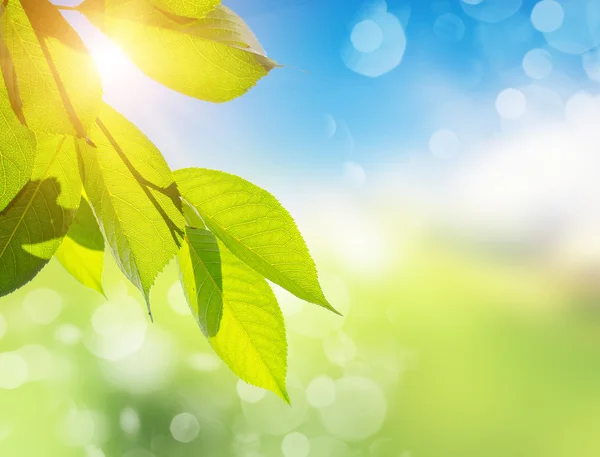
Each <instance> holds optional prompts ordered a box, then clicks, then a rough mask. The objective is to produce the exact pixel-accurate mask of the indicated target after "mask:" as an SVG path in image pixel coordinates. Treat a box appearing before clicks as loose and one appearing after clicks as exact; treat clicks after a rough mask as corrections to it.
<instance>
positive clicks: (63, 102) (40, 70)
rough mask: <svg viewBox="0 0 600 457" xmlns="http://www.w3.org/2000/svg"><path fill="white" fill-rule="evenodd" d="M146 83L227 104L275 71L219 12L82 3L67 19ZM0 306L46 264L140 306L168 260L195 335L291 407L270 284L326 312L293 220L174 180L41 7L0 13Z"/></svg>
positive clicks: (253, 193)
mask: <svg viewBox="0 0 600 457" xmlns="http://www.w3.org/2000/svg"><path fill="white" fill-rule="evenodd" d="M75 9H77V10H78V11H80V12H81V13H83V15H85V16H86V17H87V18H88V19H89V21H90V22H92V23H93V24H94V25H96V26H97V27H98V28H100V30H101V31H102V32H103V33H104V34H106V36H107V37H109V38H110V39H112V40H113V41H114V42H116V43H117V44H118V45H119V46H120V47H121V48H122V49H123V50H124V51H125V52H126V53H127V54H128V56H129V57H130V59H131V60H132V61H133V62H134V63H135V64H136V65H137V66H138V67H139V68H140V69H141V70H142V71H144V72H145V73H146V74H147V75H148V76H149V77H151V78H153V79H155V80H156V81H158V82H160V83H162V84H164V85H165V86H167V87H170V88H171V89H173V90H176V91H178V92H181V93H183V94H185V95H188V96H191V97H195V98H198V99H202V100H206V101H211V102H226V101H229V100H231V99H233V98H235V97H238V96H240V95H242V94H244V93H245V92H246V91H248V90H249V89H250V88H251V87H252V86H254V85H255V84H256V82H257V81H258V80H259V79H261V78H262V77H264V76H265V75H267V74H268V73H269V72H270V71H271V70H272V69H273V68H275V67H276V64H275V62H273V61H272V60H270V59H269V58H268V57H266V55H265V52H264V50H263V49H262V47H261V46H260V44H259V43H258V40H257V39H256V37H255V36H254V35H253V33H252V32H251V30H250V29H249V27H248V26H247V25H246V24H245V23H244V21H243V20H242V19H241V18H240V17H239V16H237V15H236V14H235V13H234V12H232V11H231V10H229V9H228V8H226V7H224V6H222V5H221V4H220V2H219V0H195V1H189V0H85V1H84V2H83V3H82V4H81V5H80V6H78V7H76V8H75ZM0 70H1V73H2V78H3V81H4V84H0V296H3V295H6V294H9V293H11V292H13V291H15V290H17V289H19V288H20V287H22V286H23V285H24V284H26V283H27V282H28V281H30V280H32V279H33V278H34V277H35V276H36V275H37V274H38V273H39V272H40V270H41V269H42V268H43V267H44V266H45V265H46V264H47V263H48V262H49V261H50V259H51V258H52V257H56V258H57V259H58V261H59V262H60V263H61V264H62V265H63V266H64V268H65V269H66V270H67V271H68V272H69V273H70V274H71V275H72V276H74V277H75V278H76V279H77V280H79V281H80V282H81V283H82V284H84V285H86V286H88V287H91V288H93V289H96V290H97V291H99V292H100V293H103V289H102V281H101V276H102V269H103V260H104V252H105V251H110V253H111V254H112V256H113V257H114V259H115V260H116V263H117V264H118V266H119V268H120V269H121V271H122V272H123V274H124V275H125V276H126V277H127V278H128V280H129V281H131V283H132V284H134V285H135V286H136V287H137V288H138V289H139V290H140V292H141V293H142V294H143V296H144V298H145V300H146V303H147V305H148V310H149V312H150V291H151V289H152V286H153V284H154V282H155V279H156V277H157V275H158V274H159V273H160V272H161V271H162V270H163V268H164V267H165V265H166V264H167V263H168V262H170V261H171V260H172V259H173V258H175V257H176V258H177V265H178V267H179V272H180V278H181V282H182V285H183V288H184V291H185V295H186V298H187V301H188V303H189V305H190V309H191V311H192V314H193V316H194V317H195V318H196V320H197V322H198V325H199V327H200V329H201V331H202V333H203V334H204V335H205V337H206V338H207V339H208V340H209V341H210V343H211V345H212V347H213V348H214V350H215V351H216V352H217V354H218V355H219V356H220V357H221V358H222V359H223V360H224V361H225V362H226V363H227V364H228V365H229V367H230V368H231V369H232V370H233V371H234V372H235V373H236V374H237V375H238V376H239V377H240V378H242V379H244V380H245V381H247V382H248V383H251V384H254V385H257V386H260V387H263V388H266V389H270V390H272V391H273V392H275V393H277V394H278V395H280V396H281V397H282V398H284V399H285V400H286V401H289V398H288V396H287V392H286V387H285V377H286V369H287V343H286V334H285V327H284V322H283V317H282V314H281V311H280V309H279V306H278V304H277V300H276V298H275V296H274V294H273V292H272V290H271V287H270V286H269V284H268V282H267V280H269V281H271V282H273V283H275V284H278V285H279V286H281V287H283V288H285V289H287V290H288V291H289V292H291V293H292V294H294V295H296V296H297V297H299V298H301V299H303V300H306V301H308V302H312V303H315V304H317V305H320V306H323V307H325V308H328V309H330V310H332V311H335V310H334V309H333V308H332V307H331V305H330V304H329V303H328V302H327V300H326V298H325V296H324V295H323V292H322V290H321V287H320V285H319V281H318V278H317V270H316V268H315V265H314V262H313V261H312V259H311V256H310V254H309V251H308V248H307V246H306V244H305V242H304V240H303V238H302V236H301V234H300V232H299V230H298V228H297V227H296V224H295V223H294V221H293V219H292V217H291V216H290V215H289V213H288V212H287V211H286V210H285V209H284V208H283V207H282V206H281V205H280V204H279V202H278V201H277V200H276V198H275V197H273V196H272V195H271V194H270V193H268V192H267V191H265V190H263V189H261V188H259V187H257V186H255V185H253V184H251V183H250V182H248V181H246V180H244V179H242V178H239V177H237V176H234V175H230V174H227V173H223V172H220V171H214V170H207V169H200V168H189V169H184V170H178V171H175V172H172V171H171V170H170V169H169V166H168V165H167V162H166V161H165V159H164V158H163V156H162V154H161V153H160V151H159V150H158V149H157V148H156V147H155V146H154V145H153V144H152V142H151V141H150V140H149V139H148V138H147V137H146V136H145V135H144V134H143V133H142V132H141V131H140V130H139V129H138V128H137V127H136V126H135V125H133V124H132V123H131V122H129V121H128V120H127V119H126V118H125V117H123V116H122V115H121V114H119V113H118V112H117V111H115V110H114V109H113V108H111V107H110V106H108V105H106V104H105V103H103V101H102V86H101V82H100V79H99V77H98V74H97V70H96V68H95V66H94V63H93V61H92V58H91V56H90V54H89V52H88V50H87V49H86V47H85V46H84V44H83V42H82V41H81V39H80V37H79V36H78V34H77V33H76V32H75V30H74V29H73V28H72V27H71V26H70V24H69V23H68V22H67V21H66V20H65V19H64V18H63V16H62V14H61V12H60V9H59V7H57V6H56V5H54V4H53V3H51V2H50V1H49V0H4V1H3V2H1V3H0Z"/></svg>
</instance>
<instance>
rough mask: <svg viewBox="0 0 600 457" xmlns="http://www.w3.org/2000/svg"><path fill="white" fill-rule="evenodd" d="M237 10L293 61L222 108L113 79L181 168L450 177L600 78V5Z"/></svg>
mask: <svg viewBox="0 0 600 457" xmlns="http://www.w3.org/2000/svg"><path fill="white" fill-rule="evenodd" d="M225 4H227V5H228V6H230V7H232V8H233V9H234V10H235V11H237V12H238V13H239V14H240V15H241V16H242V17H244V19H246V20H247V22H248V23H249V24H250V25H251V26H252V28H253V30H254V31H255V32H256V34H257V36H258V37H259V39H260V41H261V42H262V44H263V45H264V47H265V49H266V50H267V52H268V54H269V55H270V56H271V57H272V58H274V59H275V60H277V61H278V62H279V63H281V64H282V65H283V68H281V69H277V70H275V71H273V72H272V73H271V74H270V75H269V76H268V77H267V78H265V79H264V80H262V81H260V82H259V84H258V85H257V87H256V88H255V89H253V90H252V91H250V92H249V93H248V94H247V95H246V96H244V97H242V98H240V99H237V100H235V101H233V102H231V103H228V104H225V105H213V104H209V103H205V102H201V101H197V100H193V99H190V98H187V97H184V96H181V95H179V94H176V93H174V92H172V91H170V90H168V89H165V88H162V87H160V86H159V85H157V84H154V83H153V82H151V81H149V80H148V79H147V78H145V77H143V75H141V74H139V72H137V73H136V72H135V70H134V69H132V68H129V67H126V71H125V73H126V76H123V74H124V73H121V74H120V75H119V74H117V75H114V74H113V75H112V77H111V78H108V79H109V80H107V81H105V88H106V99H107V101H109V103H111V104H113V105H115V107H117V108H118V109H119V110H121V111H122V112H123V113H124V114H126V115H127V116H129V117H130V118H131V119H132V120H134V121H135V122H136V123H137V124H138V125H139V126H140V127H141V128H142V130H144V131H145V132H146V133H147V134H148V135H149V136H150V138H151V139H152V140H154V141H155V142H156V143H157V145H158V146H159V147H160V148H161V150H163V152H164V153H165V155H166V156H167V158H168V159H169V161H170V162H171V164H172V165H173V166H174V167H183V166H207V167H213V168H220V169H224V170H227V171H232V172H235V173H238V174H241V175H244V176H248V177H250V178H259V179H260V178H262V179H263V181H264V182H268V183H272V184H273V185H277V184H281V183H278V180H284V181H285V180H286V179H289V180H290V182H292V183H299V182H301V181H302V180H307V179H313V180H316V181H321V182H326V181H328V180H330V179H332V178H335V177H339V175H343V174H344V173H345V171H344V170H347V167H346V165H347V164H348V163H351V164H356V165H357V166H358V167H360V168H361V169H363V170H366V173H367V174H371V172H373V171H375V170H380V169H386V168H388V167H391V166H401V165H402V164H403V163H405V162H406V161H414V160H415V158H416V160H417V161H420V162H422V163H423V167H425V168H428V169H431V170H433V171H434V172H435V171H436V170H439V169H443V170H445V169H447V168H453V167H456V166H457V164H461V163H462V162H463V161H464V160H465V158H469V157H471V156H472V155H473V154H477V153H478V152H477V148H478V147H479V146H480V145H481V144H482V143H484V142H486V141H488V140H489V139H490V138H494V137H496V136H498V135H506V134H507V133H511V132H513V133H514V132H518V131H520V130H525V129H531V128H532V126H535V125H538V124H543V123H547V122H550V121H556V120H560V119H563V118H564V107H565V103H566V102H567V101H568V99H569V98H570V97H571V96H572V95H573V94H574V93H576V92H577V91H581V90H589V91H591V92H594V91H595V90H596V87H597V84H598V81H600V71H599V70H598V69H599V68H600V64H599V62H600V58H599V57H598V53H597V51H596V47H597V44H598V43H600V1H597V0H569V1H567V0H564V1H560V2H559V1H554V0H544V1H541V2H536V1H527V0H524V1H522V0H441V1H424V0H413V1H406V0H402V1H401V0H389V1H387V2H384V1H381V0H369V1H357V0H344V1H341V0H327V1H325V0H323V1H316V0H277V1H275V0H255V1H248V0H229V1H226V2H225ZM69 17H70V18H72V19H73V21H74V22H75V23H76V24H77V25H78V26H79V28H80V29H81V30H82V31H83V34H84V36H86V38H87V37H88V36H96V35H94V34H93V33H91V34H90V33H89V28H88V27H87V26H85V25H83V22H82V21H81V18H78V17H77V15H76V13H73V14H71V15H70V16H69ZM373 23H375V24H376V25H375V26H373ZM544 31H546V33H544ZM91 47H92V48H94V44H93V43H92V44H91ZM357 49H358V50H357ZM365 50H366V52H364V51H365ZM531 51H533V53H532V54H530V55H529V57H527V58H526V56H528V53H530V52H531ZM527 59H529V60H527ZM526 67H527V68H526ZM124 68H125V67H124ZM586 68H587V72H586V70H585V69H586ZM506 89H509V92H507V93H505V94H504V95H505V97H504V99H502V100H504V106H505V107H506V106H507V104H508V107H507V108H506V109H508V110H509V111H510V110H511V105H512V104H515V103H516V104H517V105H518V104H519V103H521V102H523V100H524V102H523V103H525V104H526V109H523V112H522V113H519V108H518V107H517V114H518V115H517V116H516V117H515V116H514V115H511V113H510V112H509V113H508V114H509V116H508V117H507V116H506V115H502V113H500V112H499V110H498V107H497V104H498V100H500V99H499V95H500V94H502V93H503V91H505V90H506ZM510 90H512V92H511V91H510ZM515 97H516V99H515ZM519 97H521V98H522V99H523V100H521V98H519ZM504 114H506V113H504ZM513 114H514V113H513ZM440 131H441V132H442V134H441V135H438V136H436V133H439V132H440ZM434 138H435V140H434ZM432 142H433V144H434V149H435V147H436V146H435V144H437V145H438V146H437V151H432V150H431V148H432ZM439 156H444V157H441V159H442V160H440V157H439ZM445 156H451V157H445ZM284 176H285V177H286V178H283V177H284Z"/></svg>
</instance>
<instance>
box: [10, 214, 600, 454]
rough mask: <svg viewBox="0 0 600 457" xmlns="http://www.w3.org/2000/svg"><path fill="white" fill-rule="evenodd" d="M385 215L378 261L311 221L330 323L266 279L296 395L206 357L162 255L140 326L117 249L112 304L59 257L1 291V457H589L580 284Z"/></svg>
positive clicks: (109, 283)
mask: <svg viewBox="0 0 600 457" xmlns="http://www.w3.org/2000/svg"><path fill="white" fill-rule="evenodd" d="M300 214H301V217H300V218H299V220H303V219H304V216H303V214H304V213H303V211H302V210H300ZM386 218H388V224H387V225H386V227H387V228H388V229H389V231H390V233H391V234H393V235H394V236H393V238H390V239H391V241H390V242H389V244H388V245H387V246H386V247H385V249H383V250H381V251H380V254H382V255H383V254H385V255H386V259H387V260H386V261H385V262H384V264H385V265H386V266H385V269H384V271H373V268H372V267H373V265H371V266H369V265H368V264H364V263H362V264H359V263H352V262H348V261H347V260H346V259H345V258H343V257H342V256H340V255H339V251H335V249H334V248H333V247H332V246H331V243H328V242H327V240H326V239H325V237H320V236H318V232H319V231H320V228H319V226H318V224H313V226H311V227H310V228H307V229H305V232H306V233H307V237H308V239H309V244H310V245H313V246H314V247H315V249H314V254H315V257H316V258H317V264H318V265H320V267H321V277H322V280H323V284H324V288H325V291H326V293H327V294H328V296H329V298H330V300H331V301H332V303H335V305H336V306H337V307H338V308H339V309H341V310H342V311H343V312H344V317H343V318H340V317H337V316H334V315H333V314H330V313H327V312H325V311H323V310H321V309H320V308H318V307H316V306H313V305H307V304H306V305H304V304H302V303H300V302H299V301H297V300H296V299H295V298H293V297H292V296H290V295H287V294H286V293H285V292H280V291H278V296H279V298H280V300H281V303H282V307H283V309H284V311H285V315H286V322H287V327H288V332H289V340H290V356H289V366H290V370H289V371H290V373H289V381H288V382H289V386H290V392H291V398H292V407H289V406H287V405H286V404H284V403H283V402H282V401H281V400H280V399H278V398H277V397H275V395H273V394H271V393H266V392H263V391H261V390H259V389H256V388H253V387H251V386H248V385H245V384H244V383H242V382H238V381H237V380H236V378H235V376H234V375H233V374H232V373H231V372H230V371H229V370H228V368H227V367H226V366H224V364H223V363H221V362H220V361H219V360H218V359H217V358H216V356H215V355H213V353H212V352H211V349H210V348H209V346H208V345H207V343H206V342H205V341H204V339H203V337H202V335H201V333H200V331H199V329H198V328H197V327H196V324H195V322H194V319H193V318H192V317H191V315H190V314H189V311H188V310H187V306H186V303H185V300H184V297H183V294H182V291H181V288H180V286H179V284H178V281H177V275H176V272H175V268H174V265H170V266H169V267H168V268H167V270H166V272H165V273H164V274H162V275H161V276H160V278H159V281H158V283H157V286H156V288H155V289H154V291H153V295H152V300H153V303H154V307H153V310H154V316H155V321H156V323H155V324H151V323H150V322H149V320H148V318H147V315H146V313H145V305H144V303H143V301H142V300H141V297H140V296H139V294H138V293H137V292H136V291H135V290H134V289H133V288H132V287H130V286H127V285H126V284H125V282H124V281H123V279H122V278H121V277H120V275H119V274H118V271H117V269H116V266H115V265H114V264H112V263H111V261H109V262H108V265H107V267H106V271H105V278H104V283H105V287H106V290H107V296H108V300H106V299H104V298H103V297H102V296H100V295H98V294H97V293H96V292H93V291H90V290H87V289H85V288H83V287H82V286H80V285H79V284H78V283H76V282H75V281H74V280H73V279H71V278H70V277H69V276H68V275H67V273H66V272H64V271H63V270H62V267H61V266H60V265H59V264H58V263H57V262H55V261H53V262H52V263H51V264H50V266H49V267H47V268H46V269H45V270H44V271H43V272H42V273H41V274H40V276H39V277H38V278H36V280H35V281H34V282H33V283H31V284H29V285H28V286H27V287H25V288H24V289H22V290H20V291H19V292H17V293H15V294H13V295H11V296H10V297H8V298H4V299H3V300H2V309H1V314H0V337H1V340H0V344H1V347H2V354H0V405H1V408H0V455H2V456H10V457H12V456H16V457H20V456H34V455H44V456H70V455H74V456H76V455H80V456H81V455H83V456H89V457H102V456H124V457H151V456H156V457H159V456H164V457H167V456H168V457H178V456H181V457H184V456H186V457H187V456H200V455H206V456H229V455H231V456H244V457H251V456H252V457H258V456H279V455H284V456H286V457H307V456H315V457H326V456H332V457H342V456H373V457H387V456H394V457H421V456H431V457H437V456H457V457H458V456H488V457H493V456H507V455H513V456H514V455H523V456H525V455H527V456H545V457H554V456H556V457H562V456H565V455H576V456H578V457H583V456H590V457H591V456H597V455H599V454H600V442H599V440H598V439H597V431H598V429H599V428H600V414H599V413H598V411H600V399H599V396H598V393H597V392H598V384H599V383H600V366H599V364H598V360H599V358H600V332H599V330H600V329H599V328H598V327H599V325H598V313H597V310H595V309H594V308H593V307H590V306H589V303H590V300H591V299H592V297H591V296H592V295H593V293H594V291H593V290H586V289H585V288H584V287H582V286H581V284H579V283H578V284H576V285H573V284H572V282H573V281H572V280H571V279H570V276H569V275H568V274H565V273H564V272H563V273H557V272H556V271H555V270H554V269H548V268H544V267H543V266H541V265H539V264H534V263H531V264H526V263H524V262H523V261H522V260H518V262H517V264H515V260H514V259H506V258H504V259H498V258H497V257H492V258H490V257H489V256H488V254H486V253H485V252H482V251H481V250H474V249H471V250H469V249H464V246H460V245H457V243H456V242H455V241H451V240H448V239H443V238H441V237H440V236H439V235H436V234H435V233H434V232H432V231H431V230H429V229H428V228H427V226H426V225H424V224H421V223H415V222H414V220H413V223H410V220H409V219H407V220H397V221H391V220H389V215H380V219H378V221H382V220H385V219H386ZM376 221H377V220H376ZM374 222H375V221H374ZM401 226H402V227H405V228H404V229H402V230H400V229H398V230H396V228H397V227H401ZM406 227H409V228H406ZM401 246H403V248H401ZM336 252H337V254H336ZM386 253H387V254H386ZM400 253H401V254H400ZM107 260H109V259H107ZM492 260H493V261H492ZM380 262H381V259H380Z"/></svg>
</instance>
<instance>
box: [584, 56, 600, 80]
mask: <svg viewBox="0 0 600 457" xmlns="http://www.w3.org/2000/svg"><path fill="white" fill-rule="evenodd" d="M581 65H582V66H583V70H584V71H585V73H586V75H587V77H588V78H589V79H590V80H592V81H595V82H600V49H594V50H592V51H589V52H586V53H585V54H583V55H582V56H581Z"/></svg>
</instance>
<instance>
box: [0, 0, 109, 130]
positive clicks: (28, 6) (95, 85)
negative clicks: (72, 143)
mask: <svg viewBox="0 0 600 457" xmlns="http://www.w3.org/2000/svg"><path fill="white" fill-rule="evenodd" d="M0 35H1V36H2V37H3V39H4V42H5V44H6V49H7V51H8V53H9V54H10V56H11V59H12V63H13V66H14V71H15V74H16V84H17V85H18V91H19V96H20V97H19V98H20V102H19V103H22V112H23V115H24V118H25V120H26V122H27V125H28V126H29V127H30V128H31V129H33V130H35V131H40V132H49V133H66V134H71V135H77V136H79V137H85V136H86V127H87V126H88V125H89V124H91V123H92V122H93V121H94V120H95V119H96V116H97V114H98V109H99V107H100V103H101V100H102V88H101V85H100V79H99V77H98V76H97V71H96V67H95V65H94V63H93V60H92V58H91V56H90V55H89V53H88V52H87V50H86V48H85V46H84V45H83V42H82V41H81V39H80V38H79V35H77V33H76V32H75V30H74V29H73V28H72V27H71V26H70V25H69V23H68V22H67V21H66V20H65V19H64V18H63V16H62V15H61V14H60V12H59V11H58V9H57V8H56V6H54V5H53V4H52V3H50V2H49V1H48V0H20V1H16V0H11V1H10V2H8V4H6V6H5V11H4V14H2V17H1V18H0ZM3 71H4V68H3ZM5 77H6V75H5Z"/></svg>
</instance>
